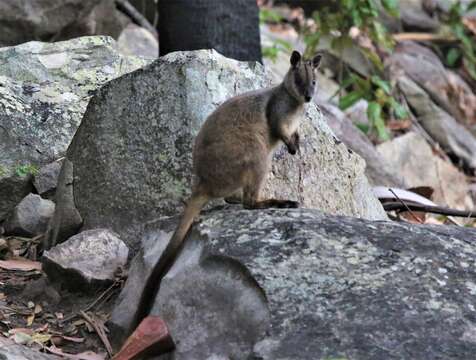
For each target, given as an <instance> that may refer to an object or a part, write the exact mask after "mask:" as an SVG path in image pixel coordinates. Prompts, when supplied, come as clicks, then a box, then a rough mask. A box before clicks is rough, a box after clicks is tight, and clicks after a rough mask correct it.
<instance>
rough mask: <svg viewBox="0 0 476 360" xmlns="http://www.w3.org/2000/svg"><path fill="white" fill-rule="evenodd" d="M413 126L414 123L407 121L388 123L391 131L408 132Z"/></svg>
mask: <svg viewBox="0 0 476 360" xmlns="http://www.w3.org/2000/svg"><path fill="white" fill-rule="evenodd" d="M411 126H412V122H411V121H410V120H408V119H406V120H391V121H388V122H387V127H388V128H389V129H390V130H407V129H409V128H410V127H411Z"/></svg>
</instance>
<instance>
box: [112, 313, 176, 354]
mask: <svg viewBox="0 0 476 360" xmlns="http://www.w3.org/2000/svg"><path fill="white" fill-rule="evenodd" d="M174 348H175V345H174V342H173V340H172V337H171V336H170V333H169V329H168V328H167V324H165V321H163V320H162V319H161V318H160V317H158V316H147V317H146V318H144V320H142V321H141V323H140V324H139V326H138V327H137V328H136V329H135V330H134V332H133V333H132V335H131V336H129V337H128V338H127V340H126V342H125V343H124V345H123V346H122V348H121V350H120V351H119V352H118V353H117V354H116V355H115V356H114V357H113V360H132V359H135V358H136V357H137V356H144V355H146V354H148V353H150V354H154V355H161V354H165V353H168V352H170V351H172V350H173V349H174Z"/></svg>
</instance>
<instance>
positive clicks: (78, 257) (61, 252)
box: [43, 229, 129, 291]
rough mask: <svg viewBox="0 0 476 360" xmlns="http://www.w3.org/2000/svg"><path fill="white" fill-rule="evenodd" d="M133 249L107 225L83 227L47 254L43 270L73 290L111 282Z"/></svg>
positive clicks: (54, 279) (44, 257)
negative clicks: (88, 228)
mask: <svg viewBox="0 0 476 360" xmlns="http://www.w3.org/2000/svg"><path fill="white" fill-rule="evenodd" d="M128 254H129V250H128V249H127V246H126V245H125V244H124V243H123V242H122V240H121V239H119V237H118V236H117V235H116V234H115V233H113V232H111V231H109V230H107V229H94V230H88V231H83V232H81V233H79V234H77V235H75V236H72V237H71V238H69V239H68V240H67V241H65V242H64V243H62V244H60V245H58V246H56V247H54V248H52V249H51V250H49V251H46V252H45V253H44V254H43V263H44V266H43V270H44V271H45V273H46V274H47V275H48V277H49V278H50V279H51V280H53V281H58V282H61V283H64V285H66V286H70V287H71V288H72V289H73V290H75V291H78V290H80V289H88V288H89V287H92V288H95V287H97V286H102V285H105V284H108V283H111V282H112V281H113V280H114V275H115V272H116V271H117V269H118V268H119V267H121V266H124V265H125V264H126V262H127V256H128Z"/></svg>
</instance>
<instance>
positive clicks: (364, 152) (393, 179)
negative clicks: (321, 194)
mask: <svg viewBox="0 0 476 360" xmlns="http://www.w3.org/2000/svg"><path fill="white" fill-rule="evenodd" d="M318 104H319V107H320V109H321V111H322V112H323V114H324V116H325V118H326V119H327V123H328V124H329V126H330V127H331V129H332V131H333V132H334V134H336V136H337V137H338V138H339V139H340V140H342V141H343V142H344V144H345V145H346V146H347V147H349V149H352V150H353V151H355V152H356V153H357V154H359V155H360V156H362V158H364V159H365V162H366V167H365V174H366V175H367V178H368V179H369V181H370V183H371V184H372V185H374V186H377V185H385V186H394V187H399V188H404V187H406V185H405V180H404V178H403V177H402V175H401V174H400V173H399V172H398V171H396V169H395V168H394V167H392V166H390V165H389V164H388V162H387V161H385V159H384V158H383V157H382V156H381V155H380V154H379V153H378V151H377V150H376V149H375V147H374V145H373V144H372V143H371V142H370V140H369V139H368V138H367V136H365V135H364V134H363V133H362V131H360V130H359V129H358V128H357V127H356V126H355V125H354V124H353V123H352V121H351V120H350V119H349V118H348V117H347V116H346V115H345V114H344V113H343V112H342V111H341V110H340V109H339V108H338V107H336V106H334V105H331V104H329V103H318Z"/></svg>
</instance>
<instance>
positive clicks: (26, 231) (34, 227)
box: [5, 194, 55, 236]
mask: <svg viewBox="0 0 476 360" xmlns="http://www.w3.org/2000/svg"><path fill="white" fill-rule="evenodd" d="M54 211H55V204H54V203H53V202H52V201H50V200H45V199H42V198H41V196H40V195H36V194H29V195H28V196H26V197H25V198H24V199H23V200H22V201H21V202H20V203H19V204H18V205H17V206H16V207H15V209H13V212H12V214H11V215H10V216H9V217H8V219H7V220H6V221H5V233H6V234H8V235H20V236H36V235H39V234H43V233H44V232H45V231H46V228H47V226H48V221H49V220H50V218H51V217H52V216H53V213H54Z"/></svg>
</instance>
